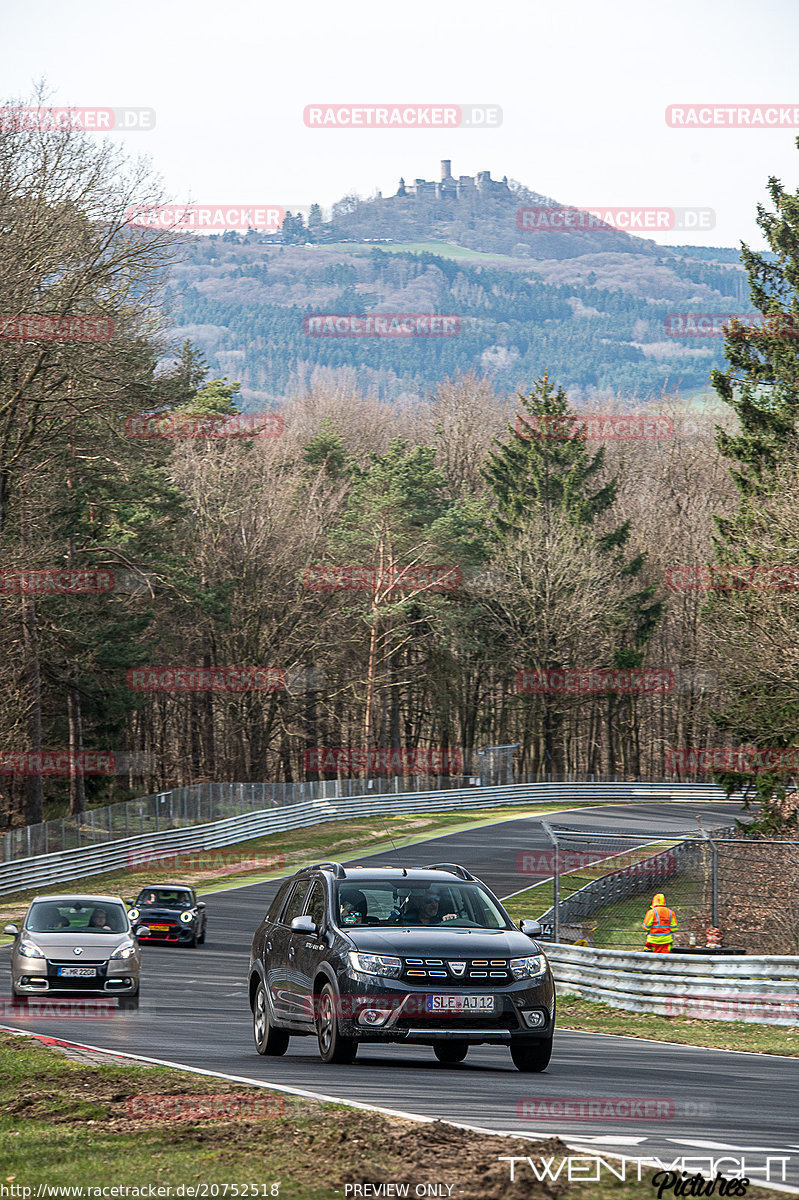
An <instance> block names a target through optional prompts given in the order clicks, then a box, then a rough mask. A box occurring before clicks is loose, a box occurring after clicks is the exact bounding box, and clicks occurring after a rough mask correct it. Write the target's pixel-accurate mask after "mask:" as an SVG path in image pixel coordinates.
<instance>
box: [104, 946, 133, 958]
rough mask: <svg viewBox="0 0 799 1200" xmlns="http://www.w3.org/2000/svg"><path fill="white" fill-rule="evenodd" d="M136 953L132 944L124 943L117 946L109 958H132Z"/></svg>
mask: <svg viewBox="0 0 799 1200" xmlns="http://www.w3.org/2000/svg"><path fill="white" fill-rule="evenodd" d="M135 953H136V947H135V946H134V945H133V943H132V942H124V943H123V944H122V945H121V946H117V948H116V950H115V951H114V953H113V954H110V955H109V958H133V955H134V954H135Z"/></svg>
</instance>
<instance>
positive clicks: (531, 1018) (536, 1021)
mask: <svg viewBox="0 0 799 1200" xmlns="http://www.w3.org/2000/svg"><path fill="white" fill-rule="evenodd" d="M522 1020H523V1021H524V1023H525V1025H527V1026H528V1027H529V1028H530V1029H538V1028H540V1026H541V1025H544V1024H546V1017H545V1016H544V1014H543V1013H542V1012H523V1013H522Z"/></svg>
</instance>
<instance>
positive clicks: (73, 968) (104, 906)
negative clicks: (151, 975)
mask: <svg viewBox="0 0 799 1200" xmlns="http://www.w3.org/2000/svg"><path fill="white" fill-rule="evenodd" d="M3 932H4V933H7V934H13V936H14V946H13V948H12V951H11V994H12V996H13V997H14V999H15V1000H26V999H27V998H28V997H29V996H38V995H41V994H42V993H43V992H44V993H55V992H58V993H62V994H63V993H68V994H74V993H75V992H79V993H82V994H84V995H85V994H87V993H88V994H91V995H97V994H98V993H101V994H103V995H106V996H110V995H115V996H120V997H121V998H122V1000H124V1006H125V1007H128V1008H133V1007H136V1006H137V1005H138V998H139V975H140V971H141V952H140V950H139V942H138V939H137V938H136V934H135V932H134V930H133V928H132V927H131V924H130V919H129V917H128V912H127V909H126V908H125V905H124V904H123V902H122V900H120V898H119V897H118V896H69V895H65V896H34V898H33V900H32V901H31V904H30V908H29V909H28V911H27V913H26V914H25V919H24V921H23V923H22V929H17V927H16V925H6V927H5V929H4V930H3Z"/></svg>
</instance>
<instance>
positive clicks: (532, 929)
mask: <svg viewBox="0 0 799 1200" xmlns="http://www.w3.org/2000/svg"><path fill="white" fill-rule="evenodd" d="M519 929H521V931H522V933H526V934H527V936H528V937H532V938H537V937H541V934H542V933H543V930H542V929H541V922H540V921H528V920H526V919H524V918H523V919H522V920H521V921H520V922H519Z"/></svg>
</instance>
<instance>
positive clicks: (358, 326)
mask: <svg viewBox="0 0 799 1200" xmlns="http://www.w3.org/2000/svg"><path fill="white" fill-rule="evenodd" d="M302 331H303V333H305V334H307V335H308V337H393V338H417V337H455V336H456V335H457V334H459V333H460V331H461V319H460V317H456V316H454V315H453V314H452V313H309V314H308V315H307V316H305V317H303V318H302Z"/></svg>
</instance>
